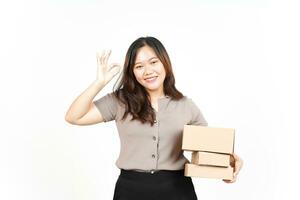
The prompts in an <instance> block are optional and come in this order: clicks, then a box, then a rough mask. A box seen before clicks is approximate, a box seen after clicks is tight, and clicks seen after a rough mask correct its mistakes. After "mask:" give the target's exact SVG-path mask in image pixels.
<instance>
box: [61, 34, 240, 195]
mask: <svg viewBox="0 0 300 200" xmlns="http://www.w3.org/2000/svg"><path fill="white" fill-rule="evenodd" d="M110 54H111V51H109V52H108V53H104V52H103V53H102V55H101V56H100V55H98V54H97V61H98V71H97V72H98V73H97V78H96V80H95V81H94V82H93V83H92V84H91V85H90V86H89V88H88V89H86V90H85V91H84V92H83V93H82V94H81V95H80V96H79V97H78V98H77V99H76V100H75V101H74V102H73V103H72V105H71V107H70V108H69V110H68V112H67V114H66V120H67V121H68V122H69V123H71V124H76V125H90V124H96V123H100V122H108V121H111V120H115V122H116V125H117V128H118V132H119V137H120V141H121V151H120V155H119V158H118V160H117V161H116V166H117V167H118V168H119V169H120V175H119V177H118V180H117V182H116V185H115V191H114V198H113V199H114V200H117V199H118V200H125V199H130V200H134V199H139V200H140V199H144V200H145V199H149V200H150V199H158V200H159V199H163V200H165V199H172V200H177V199H178V200H179V199H180V200H196V199H197V195H196V193H195V190H194V185H193V183H192V179H191V177H186V176H184V164H185V163H187V162H189V160H188V159H186V158H185V157H184V155H183V151H182V150H181V142H182V131H183V127H184V125H185V124H190V125H202V126H207V122H206V120H205V119H204V117H203V115H202V113H201V111H200V109H199V108H198V107H197V105H196V104H195V103H194V102H193V101H192V99H190V98H188V97H186V96H184V95H183V94H182V93H181V92H179V91H178V90H177V89H176V87H175V78H174V75H173V72H172V66H171V62H170V59H169V56H168V54H167V51H166V49H165V48H164V46H163V45H162V43H161V42H160V41H159V40H158V39H156V38H154V37H141V38H138V39H136V40H135V41H134V42H133V43H132V44H131V45H130V47H129V49H128V51H127V54H126V58H125V63H124V68H123V70H122V71H123V72H122V79H121V81H120V82H119V85H118V87H117V89H114V91H113V92H112V93H108V94H106V95H105V96H103V97H101V98H99V99H98V100H96V101H93V99H94V97H95V96H96V95H97V94H98V92H99V91H101V90H102V88H103V87H104V86H105V85H106V84H107V83H108V82H109V81H110V80H111V79H112V78H113V77H114V76H115V75H116V74H117V73H118V72H120V71H121V66H120V65H119V64H117V63H112V64H110V65H108V58H109V56H110ZM232 158H233V162H232V166H234V169H235V174H234V179H233V180H223V181H224V182H226V183H233V182H235V180H236V177H237V174H238V172H239V170H240V169H241V166H242V160H241V159H240V158H239V157H238V156H237V155H236V154H233V155H232Z"/></svg>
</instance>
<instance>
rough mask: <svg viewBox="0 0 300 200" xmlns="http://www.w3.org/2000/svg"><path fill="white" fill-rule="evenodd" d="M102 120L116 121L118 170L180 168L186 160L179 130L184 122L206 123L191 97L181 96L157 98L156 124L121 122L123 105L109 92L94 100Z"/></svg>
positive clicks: (190, 123) (123, 110) (129, 117)
mask: <svg viewBox="0 0 300 200" xmlns="http://www.w3.org/2000/svg"><path fill="white" fill-rule="evenodd" d="M94 104H95V106H96V107H97V108H98V110H99V111H100V113H101V115H102V116H103V119H104V122H109V121H112V120H115V123H116V126H117V129H118V133H119V138H120V141H121V149H120V155H119V158H118V159H117V161H116V162H115V164H116V166H117V167H118V168H119V169H130V170H136V171H149V172H153V171H157V170H163V169H164V170H180V169H184V164H185V163H187V162H189V160H188V159H187V158H186V157H185V156H184V155H183V150H182V149H181V146H182V133H183V127H184V125H185V124H189V125H201V126H207V122H206V120H205V119H204V117H203V115H202V113H201V111H200V109H199V108H198V107H197V105H196V104H195V103H194V102H193V101H192V99H190V98H188V97H186V96H184V98H182V99H181V100H179V101H175V100H172V99H171V97H169V96H166V97H163V98H160V99H158V112H156V111H155V112H156V123H155V125H154V126H153V127H151V125H150V124H148V123H147V124H146V123H145V124H142V123H141V122H140V121H137V120H133V121H130V119H131V118H132V115H131V114H130V113H129V114H128V115H127V117H126V118H125V120H124V121H121V118H122V116H123V114H124V112H125V107H124V105H123V104H122V103H121V102H119V101H118V100H117V98H116V97H115V96H114V95H113V94H112V93H108V94H106V95H105V96H103V97H101V98H99V99H98V100H96V101H94Z"/></svg>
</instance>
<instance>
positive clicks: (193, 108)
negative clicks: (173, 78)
mask: <svg viewBox="0 0 300 200" xmlns="http://www.w3.org/2000/svg"><path fill="white" fill-rule="evenodd" d="M188 104H189V106H188V107H189V110H190V123H189V125H200V126H207V125H208V124H207V121H206V120H205V118H204V116H203V114H202V112H201V111H200V109H199V108H198V106H197V105H196V104H195V103H194V101H193V100H192V99H191V98H188Z"/></svg>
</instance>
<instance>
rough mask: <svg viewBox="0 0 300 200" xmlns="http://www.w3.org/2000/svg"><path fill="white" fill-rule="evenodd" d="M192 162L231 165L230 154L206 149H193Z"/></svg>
mask: <svg viewBox="0 0 300 200" xmlns="http://www.w3.org/2000/svg"><path fill="white" fill-rule="evenodd" d="M191 163H192V164H196V165H211V166H219V167H228V166H229V165H230V155H229V154H221V153H211V152H204V151H193V152H192V160H191Z"/></svg>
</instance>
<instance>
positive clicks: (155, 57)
mask: <svg viewBox="0 0 300 200" xmlns="http://www.w3.org/2000/svg"><path fill="white" fill-rule="evenodd" d="M153 58H157V57H156V56H155V57H152V58H150V59H149V60H152V59H153ZM149 60H148V61H149ZM139 63H141V62H136V63H135V64H134V65H136V64H139Z"/></svg>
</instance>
